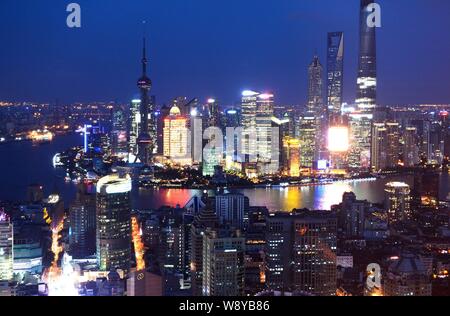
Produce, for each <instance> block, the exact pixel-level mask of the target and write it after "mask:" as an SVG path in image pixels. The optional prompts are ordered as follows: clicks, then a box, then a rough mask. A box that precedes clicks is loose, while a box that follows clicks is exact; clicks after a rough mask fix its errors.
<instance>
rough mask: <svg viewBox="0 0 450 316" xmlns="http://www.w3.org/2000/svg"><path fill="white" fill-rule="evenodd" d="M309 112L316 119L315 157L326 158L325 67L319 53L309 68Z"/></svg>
mask: <svg viewBox="0 0 450 316" xmlns="http://www.w3.org/2000/svg"><path fill="white" fill-rule="evenodd" d="M307 112H308V114H307V115H310V114H311V115H312V116H314V119H315V125H314V126H315V128H316V141H315V145H314V146H315V159H317V160H318V159H322V158H325V159H326V158H327V157H326V153H325V151H326V144H327V143H326V136H327V135H326V130H327V126H328V124H327V108H326V106H325V104H324V101H323V67H322V65H321V63H320V61H319V57H318V56H317V55H315V56H314V58H313V61H312V62H311V64H310V65H309V68H308V104H307Z"/></svg>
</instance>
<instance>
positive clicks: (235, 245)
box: [203, 231, 245, 296]
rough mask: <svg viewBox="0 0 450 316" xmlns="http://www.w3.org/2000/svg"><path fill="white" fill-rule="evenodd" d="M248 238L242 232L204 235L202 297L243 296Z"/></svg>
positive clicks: (210, 232)
mask: <svg viewBox="0 0 450 316" xmlns="http://www.w3.org/2000/svg"><path fill="white" fill-rule="evenodd" d="M244 256H245V238H244V237H242V236H241V233H240V232H239V231H236V232H217V231H206V233H205V234H204V236H203V296H243V295H244V280H245V266H244Z"/></svg>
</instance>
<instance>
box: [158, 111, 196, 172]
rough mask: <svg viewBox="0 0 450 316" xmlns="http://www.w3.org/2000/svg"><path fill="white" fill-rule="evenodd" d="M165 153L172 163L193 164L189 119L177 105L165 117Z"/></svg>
mask: <svg viewBox="0 0 450 316" xmlns="http://www.w3.org/2000/svg"><path fill="white" fill-rule="evenodd" d="M163 134H164V146H163V153H164V156H165V157H167V158H168V159H169V160H170V161H171V162H172V163H174V164H177V165H183V166H184V165H191V164H192V159H191V155H190V148H189V142H188V138H189V132H188V119H187V117H186V116H184V115H182V114H181V111H180V109H179V108H178V107H177V106H173V107H172V108H171V109H170V113H169V115H168V116H167V117H166V118H165V119H164V131H163Z"/></svg>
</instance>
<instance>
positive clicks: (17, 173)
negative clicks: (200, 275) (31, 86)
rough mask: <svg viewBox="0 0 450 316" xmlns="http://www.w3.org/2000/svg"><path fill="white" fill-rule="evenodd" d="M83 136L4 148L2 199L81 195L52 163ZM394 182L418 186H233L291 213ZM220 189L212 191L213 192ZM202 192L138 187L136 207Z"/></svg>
mask: <svg viewBox="0 0 450 316" xmlns="http://www.w3.org/2000/svg"><path fill="white" fill-rule="evenodd" d="M81 144H82V138H81V137H80V135H77V134H72V135H66V136H58V137H56V138H55V139H54V140H53V141H52V143H51V144H47V145H42V146H32V144H31V143H30V142H22V143H9V144H4V145H2V146H0V170H1V173H2V175H3V177H4V181H0V199H1V200H4V199H6V200H7V199H11V200H23V199H25V196H26V189H27V185H28V184H31V183H40V184H43V185H44V188H45V193H46V194H50V193H51V192H52V191H53V190H54V189H57V190H58V191H59V192H60V193H61V194H62V195H63V196H64V200H65V202H66V205H67V203H69V202H70V201H72V199H73V198H74V197H75V192H76V188H75V185H74V184H73V183H64V179H63V178H62V177H57V176H56V174H57V173H56V172H55V170H54V169H53V166H52V157H53V156H54V154H55V153H57V152H60V151H62V150H65V149H67V148H69V147H71V146H76V145H81ZM449 178H450V177H449V175H448V174H444V175H442V176H441V199H445V198H446V197H447V195H448V194H449V188H450V180H449ZM389 181H405V182H407V183H409V184H410V185H412V178H411V177H405V176H403V177H392V178H386V179H378V180H376V181H366V182H345V183H344V182H341V183H333V184H328V185H321V186H304V187H286V188H281V187H273V188H250V189H240V190H232V191H233V192H236V191H237V192H241V193H243V194H245V195H246V196H248V197H249V199H250V204H251V205H253V206H267V208H269V210H286V211H291V210H292V209H294V208H309V209H325V210H327V209H330V207H331V205H333V204H337V203H339V202H340V201H341V200H342V194H343V193H344V192H346V191H353V192H355V194H356V196H357V198H358V199H366V200H368V201H370V202H378V203H380V202H383V200H384V185H385V184H386V183H387V182H389ZM213 193H214V191H210V194H213ZM201 194H202V190H189V189H156V190H142V189H135V190H134V193H133V195H134V199H133V202H134V207H136V208H143V209H155V208H159V207H161V206H162V205H168V206H173V207H174V206H176V205H177V204H179V205H180V206H184V205H185V203H186V202H187V201H188V200H189V199H190V198H191V197H192V196H194V195H201Z"/></svg>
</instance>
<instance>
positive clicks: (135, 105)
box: [128, 100, 141, 162]
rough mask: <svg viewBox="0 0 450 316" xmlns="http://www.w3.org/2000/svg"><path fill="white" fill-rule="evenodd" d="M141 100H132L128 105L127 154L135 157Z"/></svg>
mask: <svg viewBox="0 0 450 316" xmlns="http://www.w3.org/2000/svg"><path fill="white" fill-rule="evenodd" d="M140 111H141V100H133V101H131V105H130V117H129V123H128V152H129V153H130V154H131V155H133V156H137V153H138V145H137V144H138V143H137V139H138V136H139V132H140V126H141V112H140ZM132 162H134V161H132Z"/></svg>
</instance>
